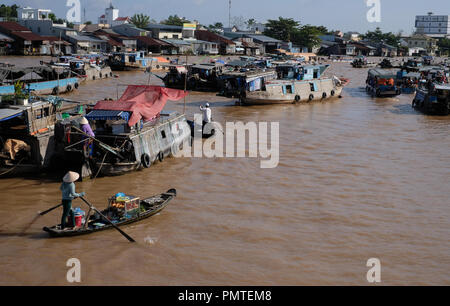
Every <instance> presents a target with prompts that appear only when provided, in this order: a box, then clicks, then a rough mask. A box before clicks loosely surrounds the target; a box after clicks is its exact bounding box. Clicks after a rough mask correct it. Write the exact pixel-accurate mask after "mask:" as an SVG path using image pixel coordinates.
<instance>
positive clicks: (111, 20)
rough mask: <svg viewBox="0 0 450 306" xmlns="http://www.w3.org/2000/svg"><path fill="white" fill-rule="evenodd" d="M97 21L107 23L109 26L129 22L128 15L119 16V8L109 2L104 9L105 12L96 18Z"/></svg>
mask: <svg viewBox="0 0 450 306" xmlns="http://www.w3.org/2000/svg"><path fill="white" fill-rule="evenodd" d="M98 23H99V24H102V25H108V26H109V27H114V26H118V25H121V24H125V23H130V18H129V17H119V9H118V8H115V7H114V6H113V5H112V2H111V4H110V5H109V7H108V8H106V9H105V14H103V15H102V16H100V17H99V18H98Z"/></svg>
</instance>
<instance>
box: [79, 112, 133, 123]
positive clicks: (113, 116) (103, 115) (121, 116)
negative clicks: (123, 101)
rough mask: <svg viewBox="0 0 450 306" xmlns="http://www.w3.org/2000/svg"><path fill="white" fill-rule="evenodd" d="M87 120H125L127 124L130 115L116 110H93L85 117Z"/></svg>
mask: <svg viewBox="0 0 450 306" xmlns="http://www.w3.org/2000/svg"><path fill="white" fill-rule="evenodd" d="M86 119H88V120H125V121H127V122H128V120H129V119H130V113H129V112H124V111H118V110H93V111H92V112H90V113H89V114H87V115H86Z"/></svg>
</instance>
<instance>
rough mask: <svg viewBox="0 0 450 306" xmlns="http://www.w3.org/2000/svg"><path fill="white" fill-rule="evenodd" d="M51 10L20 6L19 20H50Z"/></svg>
mask: <svg viewBox="0 0 450 306" xmlns="http://www.w3.org/2000/svg"><path fill="white" fill-rule="evenodd" d="M51 12H52V11H51V10H47V9H34V8H31V7H23V8H22V7H19V8H18V9H17V20H18V21H19V22H20V21H22V20H49V19H50V18H48V15H49V14H50V13H51Z"/></svg>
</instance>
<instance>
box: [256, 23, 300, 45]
mask: <svg viewBox="0 0 450 306" xmlns="http://www.w3.org/2000/svg"><path fill="white" fill-rule="evenodd" d="M299 26H300V23H299V22H297V21H295V20H294V19H292V18H283V17H279V18H278V20H273V19H269V20H268V21H267V24H266V29H265V31H264V34H265V35H267V36H270V37H273V38H276V39H279V40H282V41H291V36H292V35H293V34H294V33H295V32H296V31H297V30H298V27H299Z"/></svg>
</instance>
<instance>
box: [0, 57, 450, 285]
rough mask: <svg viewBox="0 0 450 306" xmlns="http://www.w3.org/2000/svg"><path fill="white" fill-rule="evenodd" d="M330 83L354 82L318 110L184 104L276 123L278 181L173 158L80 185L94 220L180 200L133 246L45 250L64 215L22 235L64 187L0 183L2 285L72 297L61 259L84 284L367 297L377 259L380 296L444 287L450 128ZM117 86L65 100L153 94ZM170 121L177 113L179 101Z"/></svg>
mask: <svg viewBox="0 0 450 306" xmlns="http://www.w3.org/2000/svg"><path fill="white" fill-rule="evenodd" d="M8 59H10V58H8ZM11 59H12V60H14V59H13V58H11ZM11 59H10V61H12V60H11ZM0 60H3V61H4V60H5V58H3V59H0ZM32 60H36V59H35V58H34V59H33V58H32V59H29V58H28V59H26V61H22V60H20V62H21V63H27V64H29V61H32ZM27 61H28V62H27ZM331 72H334V73H335V74H336V75H338V76H345V77H346V78H349V79H351V83H350V84H349V85H348V86H347V87H346V88H345V90H344V92H343V98H342V99H337V100H335V101H330V102H326V103H314V104H303V105H283V106H255V107H241V106H235V103H234V102H235V101H234V100H231V99H226V98H219V97H216V96H215V95H213V94H200V93H193V94H191V95H189V96H188V98H187V110H186V114H187V116H188V117H189V118H191V117H192V116H193V114H194V113H195V112H197V111H198V107H199V105H201V104H203V103H205V102H206V101H208V102H210V103H211V102H212V103H211V107H212V110H213V117H214V119H215V120H216V121H218V122H220V123H222V124H224V123H225V122H226V121H243V122H250V121H254V122H259V121H266V122H280V161H279V164H278V167H276V168H274V169H261V168H260V159H258V158H256V159H255V158H215V159H207V158H192V159H190V158H177V159H175V158H170V159H166V160H165V161H164V162H163V163H158V164H155V165H154V166H152V168H150V169H147V170H143V171H138V172H134V173H130V174H126V175H123V176H119V177H104V178H97V179H95V180H89V181H85V182H82V183H77V184H76V185H77V191H78V192H80V191H85V192H86V193H87V198H88V199H89V200H90V201H91V202H93V203H94V204H95V205H96V207H98V208H103V207H105V206H106V204H107V202H106V200H107V198H108V197H109V196H111V195H113V194H115V193H117V192H125V193H128V194H134V195H138V196H149V195H153V194H157V193H161V192H164V191H166V190H168V189H169V188H176V189H177V191H178V197H177V198H176V199H174V200H173V201H172V202H171V203H170V204H169V206H168V207H167V208H166V209H165V210H163V211H162V212H161V213H160V214H158V215H156V216H154V217H152V218H150V219H147V220H145V221H143V222H140V223H136V224H133V225H131V226H127V227H125V228H123V229H124V230H125V231H126V232H127V233H128V234H129V235H130V236H132V237H133V238H135V240H136V241H137V243H135V244H131V243H129V242H127V240H126V239H124V238H123V237H122V236H121V235H120V234H119V233H118V232H116V231H114V230H109V231H105V232H101V233H95V234H92V235H88V236H84V237H83V236H82V237H75V238H63V239H48V237H47V234H46V233H44V232H43V231H42V230H41V229H42V227H43V226H49V225H53V224H56V223H57V222H58V221H59V218H60V214H61V209H58V210H56V211H54V212H52V213H49V214H48V215H46V216H44V217H41V218H39V219H38V220H36V222H35V223H33V224H32V225H31V226H30V227H29V229H28V230H27V231H26V233H25V234H23V235H21V232H22V231H23V229H24V228H26V227H27V224H29V223H30V222H31V221H32V220H33V218H34V217H35V215H36V213H37V212H38V211H43V210H45V209H47V208H50V207H52V206H54V205H56V204H57V203H59V201H60V196H61V195H60V191H59V183H58V182H54V181H48V180H40V179H29V178H28V179H23V178H14V179H1V180H0V189H1V191H2V194H3V196H2V200H1V201H0V285H24V284H25V285H66V284H69V283H68V282H67V280H66V273H67V271H68V269H69V268H68V267H66V262H67V260H68V259H69V258H78V259H79V260H80V262H81V280H82V283H81V284H84V285H368V282H367V279H366V273H367V271H368V270H369V268H368V267H366V262H367V260H368V259H369V258H379V259H380V261H381V281H382V284H389V285H403V284H408V285H450V242H449V237H450V206H449V204H450V203H449V198H450V188H449V181H448V180H449V177H450V151H449V143H450V117H431V116H425V115H422V114H421V113H418V112H416V111H414V110H413V109H412V108H411V100H412V96H409V95H401V96H399V97H396V98H387V99H372V98H370V97H369V96H367V95H366V93H365V91H364V89H363V86H364V81H365V78H366V75H367V69H360V70H358V69H353V68H351V66H350V64H349V63H333V64H332V67H331ZM117 74H118V75H119V78H114V79H108V80H101V81H92V82H90V83H87V84H85V85H83V86H80V89H79V90H78V91H76V92H75V93H72V94H70V95H68V96H67V97H68V98H70V99H74V100H80V101H97V100H99V99H103V98H106V97H111V98H115V97H116V95H117V85H118V84H120V85H123V84H147V82H148V75H145V74H144V73H142V72H119V73H117ZM151 83H152V84H159V81H158V80H157V79H156V78H154V77H152V79H151ZM124 89H125V88H124V87H119V93H121V92H122V91H123V90H124ZM166 109H173V110H178V111H181V112H182V111H183V101H179V102H168V105H167V106H166ZM74 206H75V207H78V206H79V207H82V208H83V209H85V207H84V206H83V204H82V202H81V201H80V200H75V201H74Z"/></svg>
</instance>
